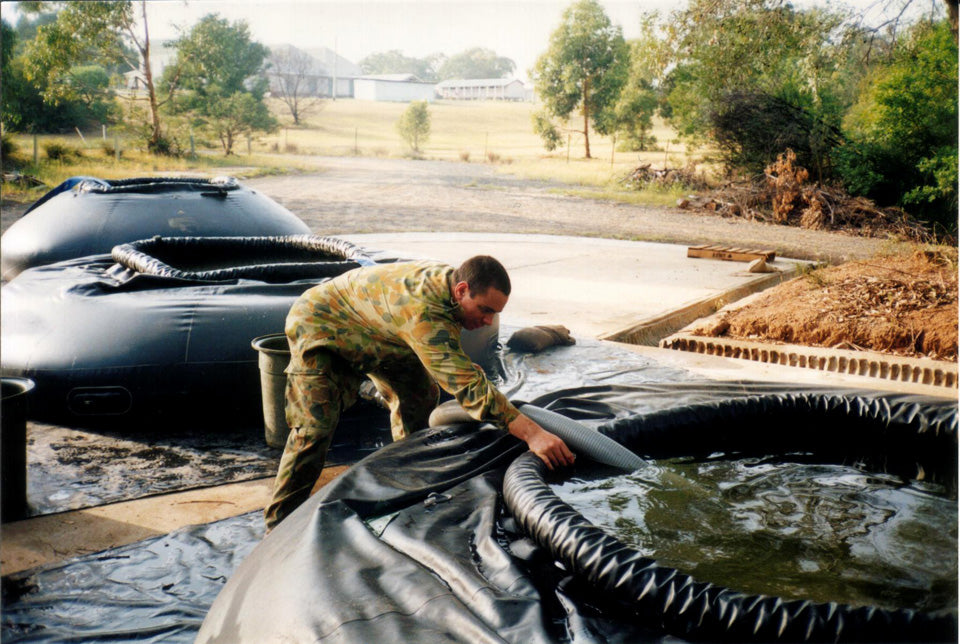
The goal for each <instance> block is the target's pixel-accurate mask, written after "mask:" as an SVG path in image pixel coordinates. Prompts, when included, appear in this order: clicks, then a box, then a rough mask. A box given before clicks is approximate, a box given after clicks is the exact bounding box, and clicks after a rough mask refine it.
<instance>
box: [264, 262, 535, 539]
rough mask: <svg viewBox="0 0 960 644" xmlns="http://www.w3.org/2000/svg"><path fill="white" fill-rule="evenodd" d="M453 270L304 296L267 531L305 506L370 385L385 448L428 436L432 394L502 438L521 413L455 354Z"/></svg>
mask: <svg viewBox="0 0 960 644" xmlns="http://www.w3.org/2000/svg"><path fill="white" fill-rule="evenodd" d="M452 281H453V268H452V267H450V266H447V265H445V264H438V263H435V262H414V263H402V264H385V265H379V266H373V267H369V268H360V269H357V270H354V271H350V272H348V273H345V274H343V275H341V276H339V277H336V278H334V279H332V280H330V281H329V282H325V283H323V284H320V285H318V286H315V287H313V288H311V289H310V290H308V291H307V292H306V293H304V294H303V295H302V296H301V297H300V298H299V299H298V300H297V301H296V302H295V303H294V305H293V307H291V309H290V313H289V314H288V315H287V323H286V334H287V340H288V342H289V343H290V366H289V367H288V368H287V405H286V414H287V424H288V425H289V426H290V428H291V429H290V435H289V437H288V438H287V444H286V447H285V449H284V451H283V456H282V458H281V460H280V467H279V469H278V471H277V480H276V483H275V485H274V492H273V500H272V501H271V503H270V505H268V506H267V508H266V510H265V511H264V515H265V518H266V522H267V527H268V529H272V528H273V527H274V526H275V525H276V524H277V523H279V522H280V521H281V520H282V519H283V518H284V517H286V516H287V515H288V514H289V513H290V512H292V511H293V510H294V509H295V508H296V507H297V506H299V505H300V504H301V503H303V501H305V500H306V499H307V497H308V496H309V495H310V491H311V488H312V487H313V485H314V483H315V482H316V480H317V478H318V477H319V476H320V472H321V471H322V469H323V464H324V460H325V457H326V453H327V449H328V448H329V446H330V441H331V439H332V438H333V432H334V430H335V429H336V427H337V423H338V421H339V419H340V414H341V413H343V412H344V411H345V410H346V409H348V408H349V407H350V406H351V405H352V404H353V403H354V402H355V401H356V398H357V393H358V390H359V388H360V385H361V383H362V382H363V379H364V376H365V375H366V376H369V377H370V379H371V380H372V381H373V383H374V384H375V385H376V387H377V389H378V390H379V392H380V394H381V395H382V396H383V397H384V399H385V400H386V401H387V403H388V406H389V408H390V427H391V431H392V434H393V439H394V440H398V439H400V438H403V437H404V436H406V435H407V434H409V433H410V432H411V431H414V430H417V429H422V428H423V427H426V426H427V419H428V417H429V414H430V412H431V411H432V410H433V408H434V407H435V406H436V404H437V401H438V398H439V393H440V391H439V388H438V386H437V385H438V383H439V386H440V387H443V389H444V390H446V391H447V392H449V393H451V394H453V395H454V396H455V397H456V399H457V400H458V401H459V402H460V404H461V405H462V406H463V408H464V409H465V410H466V411H467V412H468V413H469V414H470V415H471V416H472V417H473V418H476V419H477V420H485V419H486V420H491V421H493V422H494V423H496V424H497V425H499V426H501V427H503V428H506V426H507V425H508V424H509V423H510V422H511V421H513V420H514V419H515V418H516V417H517V416H518V415H519V412H518V411H517V410H516V408H515V407H514V406H513V405H512V404H510V402H509V401H508V400H507V399H506V397H505V396H504V395H503V394H502V393H500V391H498V390H497V389H496V388H495V387H494V386H493V384H492V383H491V382H490V381H489V380H488V379H487V377H486V375H485V374H484V372H483V370H482V369H481V368H480V367H478V366H477V365H475V364H473V363H472V362H471V360H470V358H469V357H467V355H466V354H465V353H464V352H463V349H462V348H461V346H460V331H461V328H462V327H461V326H460V323H459V321H458V311H459V304H457V302H456V301H455V300H454V299H453V297H452V296H451V286H452Z"/></svg>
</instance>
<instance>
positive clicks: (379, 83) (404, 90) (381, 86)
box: [353, 74, 436, 103]
mask: <svg viewBox="0 0 960 644" xmlns="http://www.w3.org/2000/svg"><path fill="white" fill-rule="evenodd" d="M435 87H436V85H435V84H434V83H426V82H424V81H422V80H420V79H419V78H417V77H416V76H414V75H413V74H381V75H373V76H361V77H359V78H357V79H354V81H353V97H354V98H356V99H358V100H361V101H396V102H400V103H408V102H410V101H433V99H434V98H436V92H435V91H434V88H435Z"/></svg>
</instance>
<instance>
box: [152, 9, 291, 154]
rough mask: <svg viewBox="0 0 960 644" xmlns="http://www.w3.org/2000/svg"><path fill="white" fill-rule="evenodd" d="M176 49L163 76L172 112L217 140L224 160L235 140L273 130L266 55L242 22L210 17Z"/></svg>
mask: <svg viewBox="0 0 960 644" xmlns="http://www.w3.org/2000/svg"><path fill="white" fill-rule="evenodd" d="M174 45H175V47H176V52H177V53H176V58H175V60H174V62H173V64H171V65H170V66H168V67H167V68H166V69H165V70H164V74H163V82H164V86H165V87H166V89H167V91H168V92H170V94H171V96H174V101H173V104H172V109H173V110H174V111H175V112H176V113H178V114H182V115H186V116H188V117H189V118H191V119H192V122H193V125H194V126H195V127H199V128H202V129H203V130H204V131H207V132H209V133H211V134H212V135H214V136H216V137H217V138H218V139H219V140H220V144H221V146H222V147H223V151H224V154H227V155H229V154H232V153H233V146H234V144H235V143H236V141H237V139H238V137H240V136H242V135H244V134H248V135H249V134H252V133H253V132H257V131H263V132H269V131H272V130H273V129H275V128H276V127H277V121H276V119H275V118H274V117H273V116H272V115H271V114H270V111H269V109H268V108H267V106H266V104H265V103H264V102H263V96H264V94H265V93H266V90H267V79H266V78H265V76H264V74H263V72H264V67H265V62H266V59H267V55H268V53H269V50H268V49H267V48H266V47H265V46H264V45H262V44H260V43H258V42H256V41H254V40H253V39H252V38H251V36H250V29H249V27H248V25H247V23H246V22H244V21H242V20H241V21H237V22H234V23H232V24H231V23H230V22H229V21H228V20H227V19H226V18H221V17H220V16H218V15H217V14H208V15H206V16H204V17H203V18H201V19H200V21H199V22H198V23H197V24H195V25H194V26H193V27H192V28H191V29H190V31H189V32H187V33H185V34H182V35H181V36H180V37H179V38H178V39H177V40H176V41H175V42H174Z"/></svg>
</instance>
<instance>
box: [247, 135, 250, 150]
mask: <svg viewBox="0 0 960 644" xmlns="http://www.w3.org/2000/svg"><path fill="white" fill-rule="evenodd" d="M247 156H250V133H249V132H248V133H247Z"/></svg>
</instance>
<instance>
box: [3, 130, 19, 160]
mask: <svg viewBox="0 0 960 644" xmlns="http://www.w3.org/2000/svg"><path fill="white" fill-rule="evenodd" d="M16 151H17V144H16V143H14V141H13V139H11V138H10V137H9V136H6V135H4V136H3V137H2V138H0V156H3V157H8V156H10V155H11V154H13V153H14V152H16Z"/></svg>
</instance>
